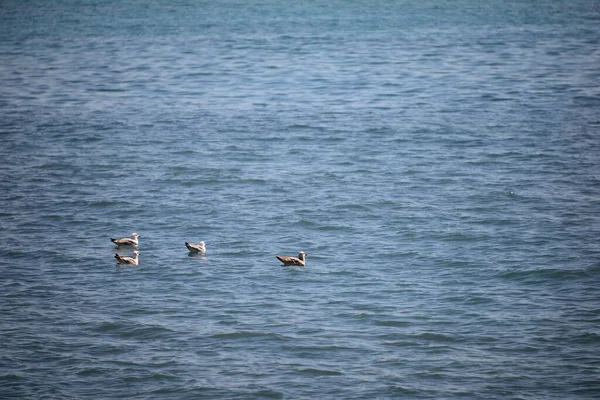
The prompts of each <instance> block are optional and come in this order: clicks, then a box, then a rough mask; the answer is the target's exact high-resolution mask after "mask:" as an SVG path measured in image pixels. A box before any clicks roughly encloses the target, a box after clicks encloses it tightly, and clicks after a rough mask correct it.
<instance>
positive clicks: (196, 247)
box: [185, 242, 206, 254]
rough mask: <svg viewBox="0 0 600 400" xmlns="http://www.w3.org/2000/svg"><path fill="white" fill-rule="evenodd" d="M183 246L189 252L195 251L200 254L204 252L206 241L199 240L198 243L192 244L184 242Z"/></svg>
mask: <svg viewBox="0 0 600 400" xmlns="http://www.w3.org/2000/svg"><path fill="white" fill-rule="evenodd" d="M185 247H187V248H188V250H189V251H190V253H195V254H196V253H200V254H204V253H206V243H204V242H200V243H198V244H192V243H188V242H185Z"/></svg>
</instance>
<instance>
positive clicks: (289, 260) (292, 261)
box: [275, 251, 306, 267]
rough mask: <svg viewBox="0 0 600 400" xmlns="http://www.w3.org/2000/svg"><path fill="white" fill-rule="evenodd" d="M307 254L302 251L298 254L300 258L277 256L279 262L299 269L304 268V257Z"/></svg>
mask: <svg viewBox="0 0 600 400" xmlns="http://www.w3.org/2000/svg"><path fill="white" fill-rule="evenodd" d="M305 256H306V253H305V252H303V251H301V252H300V253H298V258H296V257H285V256H275V257H277V259H278V260H279V261H281V262H282V263H283V264H284V265H296V266H298V267H304V262H305V261H304V257H305Z"/></svg>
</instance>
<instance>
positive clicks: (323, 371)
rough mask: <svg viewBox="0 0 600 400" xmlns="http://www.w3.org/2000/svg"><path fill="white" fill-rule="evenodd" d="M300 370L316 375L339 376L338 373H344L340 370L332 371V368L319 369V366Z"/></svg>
mask: <svg viewBox="0 0 600 400" xmlns="http://www.w3.org/2000/svg"><path fill="white" fill-rule="evenodd" d="M298 372H300V373H301V374H307V375H315V376H338V375H344V374H343V373H342V372H339V371H332V370H329V369H318V368H306V369H300V370H298Z"/></svg>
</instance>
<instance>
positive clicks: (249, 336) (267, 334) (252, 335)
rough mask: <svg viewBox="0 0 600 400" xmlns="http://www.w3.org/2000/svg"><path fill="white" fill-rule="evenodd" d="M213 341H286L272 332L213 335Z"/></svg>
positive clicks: (238, 332) (239, 332) (237, 332)
mask: <svg viewBox="0 0 600 400" xmlns="http://www.w3.org/2000/svg"><path fill="white" fill-rule="evenodd" d="M211 338H213V339H225V340H240V339H253V338H269V339H276V340H284V338H283V337H282V336H281V335H277V334H275V333H270V332H252V331H236V332H229V333H217V334H215V335H212V336H211Z"/></svg>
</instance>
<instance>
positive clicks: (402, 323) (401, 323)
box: [375, 320, 410, 327]
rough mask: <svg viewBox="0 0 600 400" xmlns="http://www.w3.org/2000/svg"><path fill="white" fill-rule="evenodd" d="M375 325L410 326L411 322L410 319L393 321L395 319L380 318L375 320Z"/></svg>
mask: <svg viewBox="0 0 600 400" xmlns="http://www.w3.org/2000/svg"><path fill="white" fill-rule="evenodd" d="M375 325H377V326H391V327H405V326H409V325H410V322H408V321H393V320H379V321H375Z"/></svg>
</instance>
